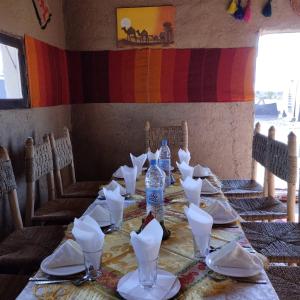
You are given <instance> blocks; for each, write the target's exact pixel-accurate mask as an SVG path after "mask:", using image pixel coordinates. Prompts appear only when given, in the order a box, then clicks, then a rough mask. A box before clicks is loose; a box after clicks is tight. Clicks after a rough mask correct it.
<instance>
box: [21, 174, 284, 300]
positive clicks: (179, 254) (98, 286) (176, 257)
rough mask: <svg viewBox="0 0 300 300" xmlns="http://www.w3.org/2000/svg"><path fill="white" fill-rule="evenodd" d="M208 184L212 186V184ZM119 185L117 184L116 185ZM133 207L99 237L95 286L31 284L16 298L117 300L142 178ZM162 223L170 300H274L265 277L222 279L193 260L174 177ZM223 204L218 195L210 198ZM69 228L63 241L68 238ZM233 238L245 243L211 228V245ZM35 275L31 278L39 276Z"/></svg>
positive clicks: (140, 203)
mask: <svg viewBox="0 0 300 300" xmlns="http://www.w3.org/2000/svg"><path fill="white" fill-rule="evenodd" d="M209 180H210V181H211V182H212V183H213V184H215V185H217V184H218V180H217V179H216V178H215V177H210V178H209ZM121 183H122V182H121ZM137 192H138V194H139V196H136V199H137V204H136V205H134V206H131V207H129V208H127V209H126V211H125V213H124V217H125V220H124V223H123V226H122V230H121V231H119V232H113V233H111V234H107V235H106V236H105V246H104V254H103V257H102V272H103V274H102V276H101V277H100V278H99V279H98V281H97V282H93V283H85V284H84V285H82V286H80V287H75V286H73V285H72V284H51V285H46V286H45V285H44V286H39V285H34V284H33V283H32V282H30V283H28V284H27V286H26V287H25V289H24V290H23V291H22V293H21V294H20V295H19V297H18V299H19V300H21V299H22V300H23V299H24V300H25V299H26V300H30V299H47V300H48V299H49V300H50V299H85V300H93V299H121V297H120V295H119V294H118V293H117V291H116V288H117V284H118V281H119V279H120V278H121V277H122V276H123V275H125V274H126V273H128V272H130V271H133V270H135V269H136V268H137V263H136V260H135V255H134V252H133V249H132V247H131V245H130V236H129V234H130V232H131V231H132V230H137V229H138V228H139V227H140V225H141V219H142V217H144V216H145V200H144V197H143V192H144V178H143V177H141V178H140V179H139V180H138V181H137ZM165 194H166V213H165V225H166V226H167V228H168V229H170V230H171V237H170V238H169V239H168V240H167V241H164V242H163V243H162V246H161V250H160V254H159V267H160V268H162V269H164V270H167V271H169V272H172V273H174V274H176V275H177V276H178V278H179V280H180V283H181V289H180V292H179V294H178V295H177V296H176V297H175V298H174V299H203V298H204V299H214V300H219V299H220V300H225V299H231V300H234V299H243V300H247V299H249V300H250V299H251V300H252V299H264V300H267V299H270V300H271V299H272V300H274V299H278V297H277V295H276V292H275V291H274V289H273V287H272V285H271V283H270V282H269V279H268V278H267V275H266V274H265V273H264V272H263V274H261V275H259V279H264V280H266V281H267V284H254V283H241V282H238V281H236V280H234V279H232V278H229V277H226V276H220V275H218V274H216V273H214V272H212V271H211V270H209V269H208V268H207V267H206V266H205V264H204V263H203V262H197V261H195V260H194V259H193V242H192V235H191V231H190V229H189V228H188V223H187V220H186V218H185V215H184V214H183V207H184V205H187V202H186V200H185V198H184V193H183V191H182V188H181V186H180V185H179V180H178V175H176V183H175V185H173V186H171V187H169V188H167V190H166V193H165ZM213 197H218V198H220V199H222V200H224V201H227V200H226V198H225V197H224V195H223V194H221V193H220V194H218V195H214V196H213ZM71 228H72V224H70V226H69V228H68V231H67V232H66V237H69V238H70V237H71ZM232 240H237V241H239V242H240V243H242V244H248V241H247V240H246V239H245V237H244V234H243V231H242V230H241V228H240V227H239V226H236V227H231V228H229V227H227V228H226V227H216V228H213V230H212V234H211V245H212V246H213V247H220V246H223V245H225V244H226V243H228V242H229V241H232ZM42 275H43V274H42V272H41V271H39V272H38V273H37V276H42Z"/></svg>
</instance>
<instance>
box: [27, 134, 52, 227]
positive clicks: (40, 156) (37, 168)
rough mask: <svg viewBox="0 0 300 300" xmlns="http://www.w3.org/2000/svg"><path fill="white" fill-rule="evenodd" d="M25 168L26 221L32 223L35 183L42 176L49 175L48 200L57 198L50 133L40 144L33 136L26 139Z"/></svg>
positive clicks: (28, 223)
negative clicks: (37, 143) (34, 140)
mask: <svg viewBox="0 0 300 300" xmlns="http://www.w3.org/2000/svg"><path fill="white" fill-rule="evenodd" d="M25 168H26V182H27V200H26V216H25V223H26V225H30V224H31V219H32V217H33V216H34V203H35V184H36V182H37V181H38V180H40V179H41V178H42V177H44V176H47V185H48V200H50V201H51V200H54V199H55V185H54V175H53V158H52V152H51V145H50V140H49V136H48V135H45V136H44V142H43V143H42V144H40V145H34V143H33V139H32V138H28V139H27V140H26V143H25Z"/></svg>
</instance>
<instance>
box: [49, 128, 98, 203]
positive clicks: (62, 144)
mask: <svg viewBox="0 0 300 300" xmlns="http://www.w3.org/2000/svg"><path fill="white" fill-rule="evenodd" d="M50 142H51V148H52V153H53V160H54V175H55V181H56V187H57V194H58V197H63V198H70V197H73V198H74V197H75V198H76V197H79V198H81V197H92V198H96V197H97V195H98V192H99V189H100V184H101V182H100V181H76V176H75V168H74V158H73V150H72V143H71V139H70V133H69V130H68V128H66V127H65V128H64V135H63V136H62V137H60V138H58V139H55V138H54V135H53V133H51V134H50ZM64 168H67V169H68V170H67V171H68V173H69V175H70V176H69V183H68V184H66V183H65V182H64V181H63V176H62V172H61V171H62V169H64Z"/></svg>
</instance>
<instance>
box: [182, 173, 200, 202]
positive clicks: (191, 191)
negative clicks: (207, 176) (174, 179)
mask: <svg viewBox="0 0 300 300" xmlns="http://www.w3.org/2000/svg"><path fill="white" fill-rule="evenodd" d="M180 183H181V185H182V187H183V190H184V193H185V196H186V198H187V200H188V201H189V202H190V203H194V204H195V205H196V206H199V204H200V194H201V187H202V180H201V179H200V178H199V179H196V180H195V179H193V178H192V177H187V178H186V179H185V180H181V179H180Z"/></svg>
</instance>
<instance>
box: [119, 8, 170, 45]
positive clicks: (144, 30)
mask: <svg viewBox="0 0 300 300" xmlns="http://www.w3.org/2000/svg"><path fill="white" fill-rule="evenodd" d="M174 22H175V7H174V6H157V7H134V8H117V46H118V47H119V48H132V47H147V46H150V47H152V46H153V47H161V46H170V45H172V44H173V43H174V30H175V23H174Z"/></svg>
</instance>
